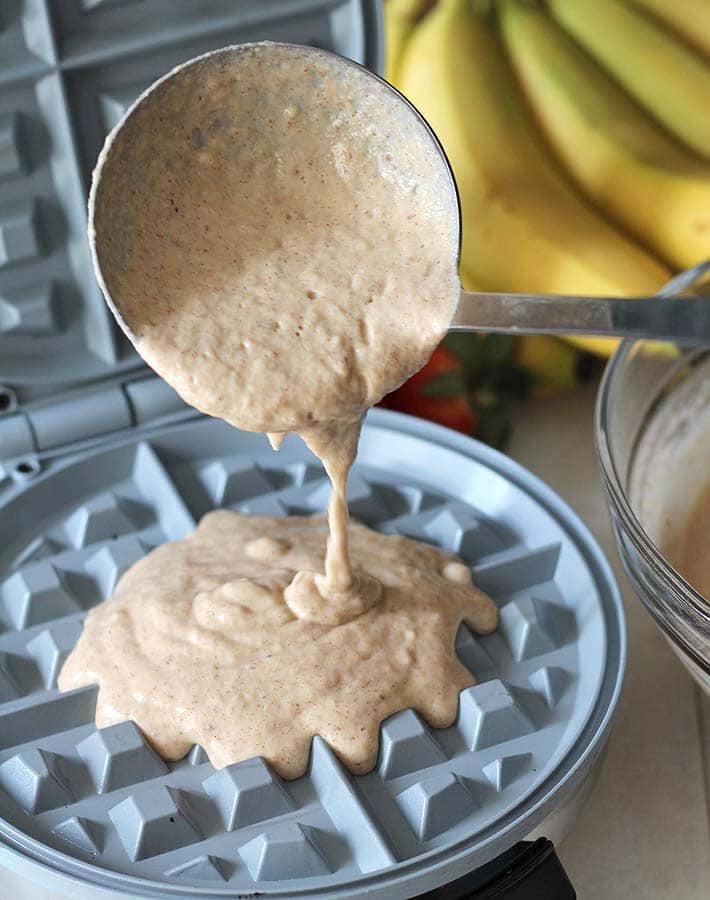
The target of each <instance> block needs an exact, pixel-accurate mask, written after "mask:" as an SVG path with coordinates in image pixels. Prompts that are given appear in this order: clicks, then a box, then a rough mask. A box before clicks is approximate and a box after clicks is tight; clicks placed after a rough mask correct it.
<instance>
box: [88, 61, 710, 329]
mask: <svg viewBox="0 0 710 900" xmlns="http://www.w3.org/2000/svg"><path fill="white" fill-rule="evenodd" d="M268 46H269V44H265V45H264V47H265V48H266V47H268ZM272 46H274V47H279V46H281V47H282V46H283V45H279V44H274V45H272ZM303 49H309V48H303ZM228 50H229V48H225V50H217V51H212V53H224V52H228ZM313 52H314V53H319V54H322V53H324V52H325V51H323V50H320V49H319V50H317V51H315V50H314V51H313ZM212 53H210V54H205V56H211V55H212ZM331 55H332V56H333V57H335V58H336V59H338V60H340V62H341V63H342V65H344V66H357V65H358V64H357V63H354V62H352V61H351V60H348V59H345V58H344V57H340V56H337V54H331ZM201 58H204V57H201ZM192 62H194V60H191V61H190V62H189V63H186V64H185V65H190V64H191V63H192ZM183 68H184V66H180V67H178V69H176V70H174V71H173V72H170V73H169V74H168V75H166V76H165V77H164V78H163V79H161V82H164V81H165V80H167V79H169V78H172V77H173V75H175V74H176V73H177V72H178V71H180V70H181V69H183ZM359 68H361V67H359ZM363 71H365V72H367V75H368V76H369V77H370V78H372V79H377V80H378V81H381V82H382V83H383V84H385V85H386V86H387V89H388V90H390V91H391V92H392V93H393V94H395V95H396V96H397V97H398V98H399V99H400V101H401V102H402V103H405V104H407V105H408V106H409V108H410V109H411V110H412V112H413V114H414V115H416V116H417V117H418V118H419V120H420V121H421V122H422V124H423V126H424V128H425V130H426V133H427V134H429V136H430V137H431V140H432V142H433V143H434V144H435V145H436V146H437V148H438V150H439V152H440V154H441V157H442V160H443V162H444V164H445V166H446V168H447V170H448V172H449V174H450V177H451V190H452V194H453V195H454V196H455V204H454V203H452V208H455V209H457V210H458V219H459V221H458V229H459V253H460V235H461V208H460V204H459V199H458V192H457V190H456V182H455V179H454V175H453V172H452V171H451V167H450V165H449V162H448V160H447V158H446V154H445V153H444V150H443V148H442V146H441V144H440V143H439V141H438V139H437V137H436V135H435V134H434V132H433V131H432V129H431V127H430V126H429V124H428V123H427V121H426V120H425V119H424V117H423V116H422V115H421V113H420V112H419V111H418V110H417V109H416V108H415V107H414V106H412V104H411V103H410V102H409V100H407V99H406V97H404V96H403V95H402V94H400V93H399V91H397V90H396V89H395V88H393V87H392V86H391V85H389V84H388V83H387V82H385V81H384V80H383V79H380V78H379V76H377V75H375V74H373V73H372V72H369V71H368V70H363ZM151 90H152V88H149V89H148V91H147V92H146V93H145V94H143V95H142V96H141V97H139V98H138V100H137V101H136V103H135V104H134V105H133V107H131V109H129V110H128V112H127V113H126V115H125V116H124V117H123V119H122V120H121V122H119V123H118V125H117V126H116V128H114V130H113V132H112V133H111V134H110V135H109V137H108V138H107V140H106V145H105V147H104V150H103V152H102V154H101V156H100V157H99V161H98V163H97V166H96V169H95V171H94V177H93V183H92V188H91V194H90V197H89V240H90V243H91V248H92V253H93V256H94V265H95V268H96V272H97V275H98V278H99V282H100V284H101V287H102V289H103V292H104V294H105V296H106V299H107V302H108V304H109V306H110V307H111V310H112V311H113V313H114V315H115V316H116V319H117V320H118V322H119V324H120V325H121V327H122V328H123V330H124V331H125V333H126V334H127V335H128V337H129V338H131V339H132V338H133V334H132V330H131V328H130V323H127V322H126V321H125V320H124V319H123V316H122V315H121V311H120V309H119V308H118V307H117V305H116V303H115V302H114V301H113V299H112V298H111V296H110V292H109V291H108V289H107V287H106V282H107V281H110V278H109V277H108V275H109V274H110V273H108V272H107V271H106V265H107V260H110V259H111V257H110V255H104V254H102V253H101V245H100V241H101V238H102V235H101V234H98V233H97V232H96V231H95V229H94V227H93V221H94V204H95V198H96V194H97V192H98V189H99V186H100V184H101V183H102V180H103V179H107V178H108V177H109V176H108V175H107V174H106V170H104V167H103V160H104V159H105V157H106V153H107V151H108V149H109V148H110V145H111V143H112V142H113V140H114V139H115V137H116V135H117V134H118V133H119V131H120V130H121V129H122V128H123V126H124V125H125V123H126V122H127V120H128V118H129V117H130V116H131V113H132V112H133V110H134V109H135V108H136V106H138V105H139V104H140V103H141V102H142V101H143V99H144V98H145V97H146V96H147V94H148V93H150V91H151ZM113 171H114V172H115V169H114V170H113ZM104 184H105V182H104ZM452 199H453V198H452ZM395 252H396V251H395ZM708 269H710V261H709V262H707V263H703V264H700V265H699V266H696V267H695V269H692V270H689V271H688V272H687V273H683V274H682V275H681V276H679V277H678V279H674V280H673V282H671V283H670V284H669V285H667V286H666V288H665V289H664V290H663V291H662V292H661V293H659V294H658V295H657V296H654V297H638V298H616V297H587V296H578V295H563V294H509V293H480V292H472V291H464V290H462V291H461V297H460V300H459V304H458V308H457V310H456V313H455V314H454V317H453V319H452V321H451V325H450V330H452V331H473V332H488V331H495V332H502V333H506V334H550V335H566V334H587V335H597V336H604V337H624V338H651V339H658V340H674V341H677V342H679V343H710V297H689V298H683V299H682V300H679V301H670V300H669V299H668V296H669V295H670V294H673V293H677V292H678V291H679V290H682V289H683V287H684V286H686V285H689V284H691V283H692V282H693V281H694V280H695V279H697V278H698V277H699V275H701V274H702V273H703V272H704V271H706V270H708Z"/></svg>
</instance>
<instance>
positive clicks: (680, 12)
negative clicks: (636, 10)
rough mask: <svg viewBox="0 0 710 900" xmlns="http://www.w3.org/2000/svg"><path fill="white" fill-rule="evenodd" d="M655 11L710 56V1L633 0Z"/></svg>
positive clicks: (655, 13) (690, 42)
mask: <svg viewBox="0 0 710 900" xmlns="http://www.w3.org/2000/svg"><path fill="white" fill-rule="evenodd" d="M633 2H634V3H635V4H636V5H637V6H642V7H643V8H644V9H646V10H648V11H649V12H651V13H653V14H654V15H655V16H657V17H658V18H659V19H661V20H662V21H663V22H665V23H666V24H667V25H669V26H670V27H671V28H672V29H673V30H674V31H675V32H676V33H677V34H679V35H680V36H681V37H682V38H684V39H685V40H686V41H687V42H688V43H689V44H692V45H693V46H694V47H695V48H696V50H699V51H700V52H701V53H705V54H706V55H707V56H710V3H708V0H672V2H671V0H633Z"/></svg>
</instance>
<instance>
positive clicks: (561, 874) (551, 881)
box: [420, 838, 577, 900]
mask: <svg viewBox="0 0 710 900" xmlns="http://www.w3.org/2000/svg"><path fill="white" fill-rule="evenodd" d="M420 896H421V898H422V900H423V898H426V900H575V898H576V896H577V894H576V893H575V890H574V888H573V887H572V884H571V882H570V880H569V878H568V877H567V873H566V872H565V870H564V869H563V868H562V863H561V862H560V861H559V859H558V857H557V853H555V848H554V846H553V845H552V842H551V841H549V840H548V839H547V838H538V839H537V840H536V841H520V842H519V843H517V844H516V845H515V846H514V847H511V849H510V850H507V851H506V852H505V853H503V854H502V855H501V856H499V857H497V858H496V859H494V860H493V861H492V862H489V863H487V864H486V865H485V866H482V867H481V868H480V869H476V870H475V871H474V872H471V873H470V874H469V875H465V876H464V877H463V878H459V879H457V880H456V881H453V882H451V884H447V885H445V886H444V887H441V888H438V889H437V890H435V891H431V892H430V893H428V894H423V895H420Z"/></svg>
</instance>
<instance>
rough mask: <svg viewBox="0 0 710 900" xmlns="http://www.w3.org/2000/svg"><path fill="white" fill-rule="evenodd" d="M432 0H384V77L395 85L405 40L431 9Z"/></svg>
mask: <svg viewBox="0 0 710 900" xmlns="http://www.w3.org/2000/svg"><path fill="white" fill-rule="evenodd" d="M433 2H434V0H386V2H385V4H384V18H385V45H386V46H385V78H386V79H387V81H389V83H390V84H393V85H394V86H395V87H397V79H398V74H399V64H400V62H401V59H402V53H403V52H404V48H405V46H406V44H407V41H408V40H409V38H410V37H411V35H412V32H413V31H414V29H415V27H416V25H417V22H419V21H420V19H422V18H424V16H425V15H426V13H427V12H428V10H429V9H431V7H432V5H433Z"/></svg>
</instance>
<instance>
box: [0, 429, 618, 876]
mask: <svg viewBox="0 0 710 900" xmlns="http://www.w3.org/2000/svg"><path fill="white" fill-rule="evenodd" d="M222 428H223V430H220V426H219V425H218V423H214V422H202V423H197V424H194V425H192V426H185V427H184V428H183V429H182V430H180V429H178V430H177V431H176V436H175V437H174V439H173V440H172V442H171V440H170V439H169V438H162V439H161V440H160V441H154V442H150V443H141V444H138V445H127V446H123V447H119V448H115V449H113V450H110V451H106V452H103V453H101V454H99V455H97V456H95V457H94V458H93V459H92V461H91V465H90V466H88V465H87V464H86V462H84V464H83V465H76V466H70V467H69V468H67V469H65V470H64V471H63V472H61V473H60V476H59V477H60V478H61V484H62V488H61V493H62V495H64V496H66V497H68V498H74V499H72V500H71V501H70V502H69V503H68V504H67V505H65V506H64V507H63V508H60V511H59V512H57V499H58V498H57V495H56V487H55V488H54V489H53V488H52V483H53V482H52V477H51V476H50V478H49V479H46V480H45V483H44V484H43V485H42V484H41V483H39V482H38V483H37V484H36V485H35V486H34V487H30V489H29V492H28V497H27V501H26V502H25V508H27V506H28V505H29V506H30V507H32V509H33V510H34V513H33V514H32V519H33V520H34V522H35V523H37V524H35V525H34V526H31V525H30V522H29V520H28V521H26V522H18V523H17V525H18V526H19V527H18V529H17V530H16V531H15V532H14V533H15V534H18V533H19V534H22V535H23V537H22V538H21V539H17V540H15V541H14V542H11V543H9V546H7V549H6V550H5V551H4V553H2V554H0V623H1V624H0V819H4V820H5V821H6V822H8V823H11V825H12V826H14V827H15V828H17V829H19V830H20V831H21V832H24V833H25V834H26V835H28V836H30V837H33V838H35V839H37V840H38V841H39V842H41V843H42V844H43V845H45V846H46V847H49V848H54V849H55V850H58V851H60V852H61V853H63V854H68V855H70V856H72V857H74V858H75V859H76V860H81V861H84V862H88V863H90V864H92V865H93V866H96V867H101V868H102V869H105V870H109V871H111V870H112V871H113V872H116V873H123V874H125V875H132V876H138V877H140V878H144V879H147V880H149V881H151V882H153V883H159V884H162V885H163V886H167V885H170V884H175V885H181V886H183V888H184V887H186V886H193V887H196V888H197V887H201V888H203V889H205V888H212V889H214V890H218V889H219V888H222V889H225V890H227V889H229V890H239V891H244V892H248V891H254V890H266V891H269V890H270V889H274V890H275V889H277V888H280V889H282V890H283V889H284V887H285V886H286V887H288V888H289V889H292V890H293V891H294V892H296V891H297V890H309V889H310V888H315V887H316V886H322V884H323V883H324V882H323V879H324V878H325V879H327V880H328V883H329V884H331V885H333V884H334V885H337V884H338V883H344V882H347V881H351V880H353V879H355V880H357V879H358V878H361V877H363V875H367V874H369V873H374V872H377V871H379V870H383V869H386V868H387V867H390V866H395V865H397V864H398V863H400V862H402V861H408V860H412V859H414V858H416V857H420V856H422V855H423V854H426V853H427V852H428V851H433V850H437V849H439V850H441V849H444V850H445V849H446V848H447V847H450V846H453V845H455V843H456V842H457V841H460V840H461V839H462V838H470V836H472V835H475V834H477V833H479V832H481V831H483V830H484V829H485V828H486V827H488V826H490V825H491V823H494V822H495V821H496V819H498V818H499V817H500V816H501V815H502V814H503V813H505V812H507V811H509V810H510V809H511V808H512V807H514V806H515V804H517V803H518V802H520V801H521V800H522V799H523V798H524V797H525V795H526V794H528V793H529V792H530V791H531V790H533V789H534V788H535V787H536V786H537V785H539V784H540V783H541V781H542V780H543V779H544V778H545V777H546V776H547V775H549V773H550V772H551V771H553V770H554V768H555V765H556V764H557V763H558V762H559V760H560V759H561V757H562V756H563V755H564V754H565V753H566V752H567V751H568V750H569V747H570V746H571V744H572V743H573V741H574V739H575V738H576V736H577V734H578V733H579V731H580V730H581V728H582V727H583V725H584V723H585V721H586V718H587V716H588V714H589V711H590V709H591V708H592V706H593V704H594V701H595V699H596V695H597V690H598V682H599V679H600V677H601V676H600V672H601V668H602V667H603V664H604V660H603V650H600V647H602V648H603V645H604V644H603V635H602V636H600V634H599V633H596V634H595V633H594V629H595V628H596V627H597V626H598V622H597V624H596V625H595V624H594V617H593V616H589V615H588V613H587V612H585V611H584V610H583V609H575V608H574V602H572V603H571V604H570V596H569V595H570V592H571V593H572V594H573V593H574V591H575V590H581V591H582V592H583V594H584V595H585V596H586V597H587V600H588V599H589V596H588V595H589V594H590V591H591V594H592V595H593V594H594V588H593V585H591V582H590V585H591V587H590V585H585V583H584V582H585V577H587V576H586V575H585V574H584V573H583V572H582V571H581V570H580V568H579V566H580V560H578V559H575V558H568V557H570V556H572V557H573V556H574V553H575V552H576V551H575V550H574V549H573V547H572V545H571V542H570V541H569V538H568V537H567V536H566V535H565V533H564V532H563V531H562V530H560V529H559V527H558V526H555V524H554V521H553V520H552V519H551V517H549V516H547V519H549V522H548V521H547V519H545V514H543V513H542V512H541V511H540V510H539V509H538V514H539V515H542V516H543V518H542V519H541V520H540V521H541V522H545V526H544V527H543V528H540V529H539V533H538V534H537V535H535V534H525V535H521V534H517V535H516V534H515V533H514V531H513V530H512V529H510V528H508V527H505V526H501V525H499V524H492V522H491V520H490V519H489V518H487V517H486V516H485V515H482V514H481V513H480V512H478V511H477V510H475V509H474V508H472V507H471V506H470V505H469V504H467V503H466V502H464V501H461V500H452V499H451V498H450V497H447V496H445V495H444V494H442V493H441V491H440V490H438V489H434V488H431V489H430V488H429V487H428V486H427V485H426V483H422V482H418V481H417V480H415V479H409V478H408V477H404V478H402V477H400V478H398V479H397V484H396V486H395V479H394V477H393V475H392V473H391V472H390V471H388V469H386V468H384V469H383V468H378V467H377V466H373V465H370V464H369V461H370V459H371V458H372V457H373V454H372V453H371V452H368V447H370V444H371V442H370V441H367V440H365V441H364V442H363V444H364V445H365V446H364V452H363V453H362V454H361V456H363V457H364V463H365V464H361V465H358V466H357V467H356V469H355V472H354V473H353V477H352V480H351V484H350V507H351V511H352V513H353V515H355V516H357V517H358V518H360V519H361V520H363V521H365V522H367V523H368V524H370V525H372V526H374V527H376V528H378V529H380V530H382V531H384V532H390V533H392V532H397V533H401V534H407V535H410V536H413V537H417V538H420V539H423V540H426V541H431V542H433V543H435V544H437V545H439V546H442V547H444V548H446V549H448V550H455V551H458V552H459V553H460V554H461V555H462V556H463V557H464V558H465V559H466V560H467V561H468V562H470V563H471V564H472V567H473V573H474V579H475V581H476V583H477V584H478V585H479V586H480V587H481V588H483V589H485V590H486V591H488V592H490V593H491V595H492V596H493V597H494V598H495V599H496V601H497V602H498V603H499V605H500V609H501V617H500V629H499V631H498V632H497V633H496V634H493V635H491V636H489V637H486V638H475V637H474V636H473V635H472V634H471V633H470V632H469V631H468V629H466V628H465V627H462V629H461V631H460V633H459V636H458V641H457V651H458V653H459V656H460V658H461V659H462V661H463V662H464V663H465V665H466V666H468V667H469V668H470V670H471V671H472V672H473V673H474V674H475V676H476V678H477V679H478V682H479V683H478V684H477V685H475V686H473V687H471V688H469V689H467V690H465V691H463V692H462V694H461V697H460V707H459V715H458V719H457V722H456V723H455V724H454V725H453V726H452V727H451V728H448V729H443V730H434V729H430V728H428V727H427V726H426V724H425V723H424V722H423V721H422V720H421V719H420V718H419V717H418V716H417V715H416V714H415V713H414V712H413V711H411V710H406V711H403V712H401V713H399V714H397V715H395V716H393V717H391V718H390V719H389V720H387V721H386V722H385V723H384V724H383V726H382V729H381V745H380V756H379V761H378V765H377V767H376V769H375V770H374V771H373V772H372V773H370V774H369V775H366V776H361V777H353V776H351V775H348V774H346V772H345V771H344V769H343V768H342V766H341V765H340V764H339V762H338V760H337V759H336V758H335V757H334V755H333V754H332V752H331V751H330V750H329V748H328V747H327V745H326V744H325V743H324V742H323V741H322V740H321V739H320V738H316V739H315V740H314V743H313V748H312V759H311V766H310V769H309V772H308V774H307V775H306V776H304V777H303V778H301V779H298V780H296V781H291V782H285V781H283V780H281V779H279V778H278V777H277V776H276V775H275V774H274V773H273V772H271V770H270V769H269V767H268V765H266V764H265V763H264V762H263V761H262V760H261V759H253V760H249V761H246V762H242V763H239V764H236V765H233V766H229V767H227V768H226V769H223V770H220V771H215V770H214V769H213V768H212V766H211V765H210V764H209V762H207V760H206V757H205V755H204V752H203V751H202V750H201V748H199V747H195V748H193V750H192V752H191V753H190V754H189V756H188V757H186V758H185V759H184V760H181V761H179V762H177V763H167V764H166V763H165V762H163V761H162V760H161V759H160V758H158V757H157V756H156V755H155V754H154V753H153V752H152V750H151V749H150V748H149V747H148V746H147V744H146V743H145V741H144V740H143V738H142V736H141V734H140V732H139V731H138V729H137V728H136V727H135V725H134V724H133V723H130V722H126V723H121V724H118V725H114V726H112V727H110V728H105V729H102V730H100V731H98V730H97V729H96V728H95V726H94V725H93V710H94V703H95V688H93V687H90V688H86V689H80V690H77V691H74V692H71V693H68V694H59V693H58V692H57V691H56V689H55V684H56V676H57V673H58V671H59V669H60V667H61V664H62V662H63V660H64V659H65V657H66V655H67V653H68V652H69V650H70V649H71V647H72V646H73V644H74V643H75V641H76V640H77V638H78V635H79V633H80V629H81V622H82V619H83V617H84V616H85V611H86V610H87V609H88V608H90V607H91V606H93V605H94V604H96V603H97V602H99V601H100V600H101V599H102V598H104V597H106V596H107V595H108V594H110V592H111V590H112V588H113V586H114V584H115V583H116V580H117V578H118V577H119V576H120V574H121V573H122V572H123V571H125V569H126V568H127V567H128V566H130V565H131V563H133V562H134V561H135V560H136V559H138V558H140V557H141V556H142V555H144V554H145V553H146V552H147V551H148V550H149V549H150V548H151V547H152V546H154V545H156V544H158V543H160V542H162V541H164V540H171V539H176V538H180V537H182V536H183V535H185V534H187V533H188V532H189V531H191V530H192V528H193V527H194V524H195V522H196V521H197V520H199V518H200V516H201V515H202V514H203V513H204V512H206V511H207V510H208V509H211V508H213V507H215V506H225V507H231V508H235V509H239V510H241V511H245V512H249V513H254V514H275V515H280V514H286V513H297V514H302V513H307V512H315V511H322V510H323V509H324V508H325V504H326V501H327V495H328V484H327V482H326V480H325V478H324V475H323V473H322V470H321V469H320V467H319V466H318V465H317V463H316V462H315V460H314V459H313V458H312V457H310V456H309V455H308V453H307V451H306V450H305V449H304V448H303V447H302V445H301V444H300V442H298V441H297V440H296V439H295V438H294V439H292V438H289V439H288V440H287V442H286V444H285V445H284V448H283V449H282V451H281V452H280V453H279V454H273V453H271V451H270V450H266V449H265V441H264V440H263V439H262V438H261V437H257V436H254V435H244V434H240V433H239V432H235V431H233V430H231V429H227V428H226V427H222ZM216 433H217V434H218V435H219V436H220V437H219V440H220V441H221V443H215V438H214V435H215V434H216ZM367 434H368V433H367V430H366V438H367ZM395 438H396V436H395ZM404 449H405V450H406V451H407V452H411V451H412V450H413V449H415V448H413V447H409V448H404ZM467 463H468V466H469V467H472V468H471V472H470V473H469V472H468V471H467V470H462V471H460V472H459V475H460V477H461V478H462V479H464V480H466V481H468V482H472V483H474V484H476V483H479V482H480V480H481V478H483V482H480V483H479V484H478V487H479V488H480V487H482V486H483V483H485V482H486V479H488V484H487V492H486V496H487V497H489V498H490V499H491V502H493V503H497V504H498V506H499V507H500V505H501V503H505V504H506V505H510V504H513V505H514V506H519V507H520V506H521V498H522V496H523V495H522V492H521V491H520V489H517V488H513V486H512V485H507V484H506V482H505V481H504V480H503V479H502V478H500V476H497V475H495V476H494V473H486V471H485V469H484V467H482V466H480V465H479V464H477V463H475V462H474V461H473V460H468V461H467ZM481 470H482V471H481ZM422 472H426V468H425V467H424V468H422ZM56 479H57V475H55V476H54V481H56ZM506 490H507V491H508V492H509V496H504V495H505V491H506ZM518 494H520V495H521V496H517V495H518ZM496 498H497V499H496ZM526 502H528V503H530V502H531V501H530V500H529V499H528V500H527V501H526ZM15 507H16V508H17V509H19V508H20V504H19V503H15ZM531 510H532V507H531ZM50 511H51V512H50ZM11 513H12V511H11V510H8V511H7V512H3V513H2V515H3V516H5V515H8V516H9V515H11ZM5 525H6V527H8V526H9V518H6V519H5ZM555 527H557V533H556V532H555ZM547 529H551V531H549V533H547V531H546V530H547ZM0 530H2V525H1V519H0ZM7 533H8V534H9V533H10V532H9V531H8V532H7ZM2 537H3V535H1V534H0V538H2ZM550 538H551V539H550ZM6 544H7V542H6V541H3V540H0V546H5V545H6ZM581 565H582V566H583V564H581ZM573 577H574V578H575V579H576V580H575V581H574V582H573V581H572V578H573ZM580 585H581V587H580ZM585 602H586V601H585ZM591 602H592V603H593V602H594V601H593V598H592V601H591ZM596 618H597V619H599V618H601V617H599V616H597V617H596ZM590 629H591V631H590ZM580 655H584V657H585V666H584V667H580ZM595 658H596V659H595ZM274 882H280V884H278V885H277V884H275V883H274ZM284 882H286V884H285V885H284ZM156 887H157V884H156ZM287 893H289V891H288V890H287Z"/></svg>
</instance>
